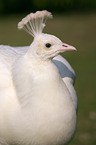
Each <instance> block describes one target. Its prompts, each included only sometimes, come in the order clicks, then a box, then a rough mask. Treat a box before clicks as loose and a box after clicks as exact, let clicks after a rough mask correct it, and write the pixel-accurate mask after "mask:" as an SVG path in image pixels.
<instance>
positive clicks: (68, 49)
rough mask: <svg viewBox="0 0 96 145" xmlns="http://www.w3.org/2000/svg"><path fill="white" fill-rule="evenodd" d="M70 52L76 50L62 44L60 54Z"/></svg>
mask: <svg viewBox="0 0 96 145" xmlns="http://www.w3.org/2000/svg"><path fill="white" fill-rule="evenodd" d="M70 50H76V48H75V47H73V46H71V45H68V44H66V43H62V47H61V49H60V51H61V52H65V51H70Z"/></svg>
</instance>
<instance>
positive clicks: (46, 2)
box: [0, 0, 96, 14]
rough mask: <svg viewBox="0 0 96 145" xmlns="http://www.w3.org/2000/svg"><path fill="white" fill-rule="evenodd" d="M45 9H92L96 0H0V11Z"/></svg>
mask: <svg viewBox="0 0 96 145" xmlns="http://www.w3.org/2000/svg"><path fill="white" fill-rule="evenodd" d="M37 9H38V10H42V9H47V10H49V11H51V12H70V11H93V10H96V0H0V13H1V14H8V13H23V12H24V13H25V12H30V11H36V10H37Z"/></svg>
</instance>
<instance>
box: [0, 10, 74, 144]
mask: <svg viewBox="0 0 96 145" xmlns="http://www.w3.org/2000/svg"><path fill="white" fill-rule="evenodd" d="M47 18H52V15H51V13H50V12H48V11H46V10H44V11H37V12H36V13H31V14H29V15H28V16H26V17H25V18H24V19H22V21H21V22H19V24H18V28H19V29H22V28H24V29H25V30H26V31H27V32H28V33H29V34H31V35H32V36H33V37H34V40H33V42H32V44H31V45H30V46H28V47H14V48H13V47H10V46H4V45H0V143H1V144H2V145H6V144H9V145H13V144H17V145H58V144H66V143H67V142H69V141H70V140H71V138H72V136H73V135H74V132H75V129H76V109H77V95H76V92H75V89H74V87H73V83H74V80H75V72H74V70H73V69H72V67H71V66H70V64H69V63H68V62H67V61H66V60H65V59H64V58H63V57H62V56H60V55H58V54H59V53H61V52H62V53H63V52H65V51H67V50H76V49H75V48H74V47H72V46H70V45H67V44H65V43H63V42H62V41H61V40H60V39H58V38H57V37H55V36H53V35H49V34H44V33H42V31H43V28H44V26H45V21H46V19H47ZM53 57H54V58H53ZM52 58H53V59H52Z"/></svg>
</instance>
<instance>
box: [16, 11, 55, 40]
mask: <svg viewBox="0 0 96 145" xmlns="http://www.w3.org/2000/svg"><path fill="white" fill-rule="evenodd" d="M47 18H52V14H51V13H50V12H48V11H46V10H44V11H37V12H36V13H30V14H29V15H27V16H26V17H25V18H23V19H22V20H21V21H20V22H19V23H18V29H24V30H25V31H27V32H28V33H29V34H30V35H32V36H33V37H34V36H36V35H38V34H40V33H42V31H43V28H44V27H45V22H46V20H47Z"/></svg>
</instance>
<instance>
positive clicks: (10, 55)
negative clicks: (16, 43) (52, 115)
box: [0, 45, 28, 67]
mask: <svg viewBox="0 0 96 145" xmlns="http://www.w3.org/2000/svg"><path fill="white" fill-rule="evenodd" d="M27 50H28V46H26V47H11V46H7V45H0V57H2V58H3V60H4V62H5V64H6V66H8V67H11V66H12V64H13V63H14V61H15V60H16V59H17V57H20V56H21V55H23V54H25V53H26V51H27Z"/></svg>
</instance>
